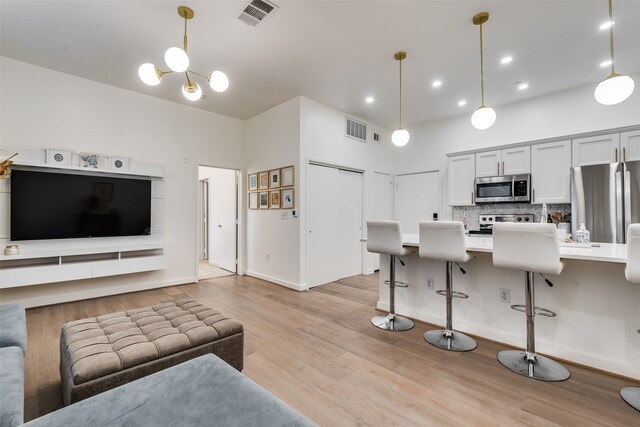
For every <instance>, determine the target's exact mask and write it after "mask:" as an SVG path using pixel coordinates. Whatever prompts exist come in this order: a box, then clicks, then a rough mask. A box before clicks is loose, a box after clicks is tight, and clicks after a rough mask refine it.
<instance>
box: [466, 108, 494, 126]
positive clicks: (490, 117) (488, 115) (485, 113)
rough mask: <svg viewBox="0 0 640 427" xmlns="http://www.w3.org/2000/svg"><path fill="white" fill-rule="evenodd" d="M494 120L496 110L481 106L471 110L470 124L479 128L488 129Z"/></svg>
mask: <svg viewBox="0 0 640 427" xmlns="http://www.w3.org/2000/svg"><path fill="white" fill-rule="evenodd" d="M495 121H496V112H495V111H494V110H493V108H491V107H486V106H482V107H480V108H478V109H477V110H476V111H474V112H473V115H472V116H471V124H472V125H473V127H474V128H476V129H479V130H485V129H489V128H490V127H491V126H493V124H494V123H495Z"/></svg>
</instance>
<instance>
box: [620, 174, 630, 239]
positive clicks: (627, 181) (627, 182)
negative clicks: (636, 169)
mask: <svg viewBox="0 0 640 427" xmlns="http://www.w3.org/2000/svg"><path fill="white" fill-rule="evenodd" d="M629 224H631V172H629V171H624V229H623V230H622V232H623V235H624V236H625V242H626V236H627V230H626V228H627V227H628V226H629Z"/></svg>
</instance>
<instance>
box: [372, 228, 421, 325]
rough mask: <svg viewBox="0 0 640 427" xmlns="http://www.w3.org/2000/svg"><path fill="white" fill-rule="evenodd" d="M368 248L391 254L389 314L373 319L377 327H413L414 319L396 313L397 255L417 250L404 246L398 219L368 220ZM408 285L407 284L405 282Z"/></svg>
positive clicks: (375, 251)
mask: <svg viewBox="0 0 640 427" xmlns="http://www.w3.org/2000/svg"><path fill="white" fill-rule="evenodd" d="M367 250H368V251H369V252H374V253H379V254H385V255H389V260H390V261H389V314H388V315H386V316H375V317H374V318H373V319H371V323H373V324H374V325H375V326H376V327H378V328H380V329H384V330H385V331H406V330H408V329H411V328H413V321H411V320H410V319H407V318H406V317H402V316H397V315H396V307H395V290H396V257H398V256H403V255H408V254H410V253H412V252H415V250H412V249H407V248H404V247H403V246H402V229H401V228H400V223H399V222H398V221H367ZM405 285H406V284H405Z"/></svg>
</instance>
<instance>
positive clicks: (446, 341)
mask: <svg viewBox="0 0 640 427" xmlns="http://www.w3.org/2000/svg"><path fill="white" fill-rule="evenodd" d="M424 339H425V340H426V341H427V342H428V343H429V344H431V345H434V346H436V347H438V348H442V349H445V350H450V351H471V350H473V349H474V348H476V347H477V346H478V343H477V342H476V340H474V339H473V338H471V337H469V336H467V335H465V334H463V333H462V332H456V331H445V330H444V329H434V330H431V331H427V332H425V333H424Z"/></svg>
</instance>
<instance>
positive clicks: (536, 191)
mask: <svg viewBox="0 0 640 427" xmlns="http://www.w3.org/2000/svg"><path fill="white" fill-rule="evenodd" d="M531 193H532V197H531V203H534V204H542V203H571V141H559V142H550V143H548V144H538V145H532V146H531Z"/></svg>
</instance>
